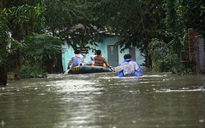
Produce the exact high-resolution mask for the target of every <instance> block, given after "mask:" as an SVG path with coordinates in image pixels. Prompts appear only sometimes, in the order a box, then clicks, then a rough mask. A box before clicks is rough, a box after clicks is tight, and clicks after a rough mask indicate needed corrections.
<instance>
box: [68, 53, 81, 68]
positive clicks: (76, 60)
mask: <svg viewBox="0 0 205 128" xmlns="http://www.w3.org/2000/svg"><path fill="white" fill-rule="evenodd" d="M74 53H75V55H74V56H73V57H71V59H70V60H69V62H68V69H69V68H70V65H71V64H72V66H71V68H73V67H75V66H81V65H83V63H84V57H83V55H82V54H81V51H80V50H75V51H74Z"/></svg>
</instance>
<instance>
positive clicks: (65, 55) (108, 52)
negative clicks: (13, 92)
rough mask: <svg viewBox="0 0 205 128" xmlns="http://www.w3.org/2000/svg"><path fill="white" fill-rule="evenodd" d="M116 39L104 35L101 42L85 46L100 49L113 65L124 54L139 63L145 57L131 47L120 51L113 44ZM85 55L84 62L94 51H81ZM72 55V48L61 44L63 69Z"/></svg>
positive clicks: (121, 58)
mask: <svg viewBox="0 0 205 128" xmlns="http://www.w3.org/2000/svg"><path fill="white" fill-rule="evenodd" d="M117 41H118V38H117V37H105V38H104V40H103V42H102V43H97V44H98V46H92V45H89V46H87V47H92V48H93V49H96V50H98V49H100V50H101V51H102V56H103V57H104V58H105V59H106V60H107V61H108V63H109V64H110V65H111V66H112V67H115V66H117V65H119V64H120V63H121V62H123V60H124V58H123V57H124V54H127V53H130V54H131V55H132V59H133V60H135V61H137V62H138V63H139V64H140V65H141V64H143V63H144V60H145V58H144V57H143V56H142V55H141V53H140V51H139V50H138V49H137V48H135V47H133V48H130V49H126V50H124V51H123V52H120V47H119V46H117V45H115V43H116V42H117ZM82 54H83V56H84V57H85V63H88V62H89V61H90V57H91V56H92V55H94V54H95V53H94V52H93V51H92V50H88V52H87V53H84V52H82ZM73 55H74V49H73V48H72V47H71V46H69V45H68V44H67V43H65V44H64V45H62V65H63V71H66V70H67V67H68V61H69V60H70V58H71V57H72V56H73Z"/></svg>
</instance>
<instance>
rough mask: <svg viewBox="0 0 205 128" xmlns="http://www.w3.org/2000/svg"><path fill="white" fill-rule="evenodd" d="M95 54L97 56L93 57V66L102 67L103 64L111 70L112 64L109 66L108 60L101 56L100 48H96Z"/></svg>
mask: <svg viewBox="0 0 205 128" xmlns="http://www.w3.org/2000/svg"><path fill="white" fill-rule="evenodd" d="M96 54H97V56H95V57H94V63H95V66H102V67H104V65H105V66H106V67H108V68H110V69H111V70H112V66H110V65H109V64H108V62H107V61H106V60H105V58H104V57H102V52H101V50H97V51H96Z"/></svg>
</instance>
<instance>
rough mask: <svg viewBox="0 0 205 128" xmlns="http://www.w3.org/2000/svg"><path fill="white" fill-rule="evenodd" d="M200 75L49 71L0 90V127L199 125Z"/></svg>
mask: <svg viewBox="0 0 205 128" xmlns="http://www.w3.org/2000/svg"><path fill="white" fill-rule="evenodd" d="M204 87H205V77H204V76H203V75H185V76H180V75H172V74H169V73H162V74H151V73H149V74H146V75H144V76H143V77H139V78H136V77H127V78H118V77H116V74H115V73H100V74H86V75H68V74H55V75H54V74H53V75H49V76H48V78H38V79H21V80H19V81H9V82H8V85H7V87H1V88H0V128H204V127H205V90H204Z"/></svg>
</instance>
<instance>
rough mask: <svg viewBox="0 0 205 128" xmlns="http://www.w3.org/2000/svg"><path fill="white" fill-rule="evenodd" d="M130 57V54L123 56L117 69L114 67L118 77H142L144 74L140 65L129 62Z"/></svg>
mask: <svg viewBox="0 0 205 128" xmlns="http://www.w3.org/2000/svg"><path fill="white" fill-rule="evenodd" d="M131 58H132V56H131V55H130V54H125V55H124V61H123V62H122V63H121V64H120V65H119V66H117V67H114V68H113V69H114V71H115V72H119V73H118V76H119V77H123V76H143V75H144V73H143V71H142V69H141V67H140V65H139V64H138V63H137V62H135V61H133V60H131Z"/></svg>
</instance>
